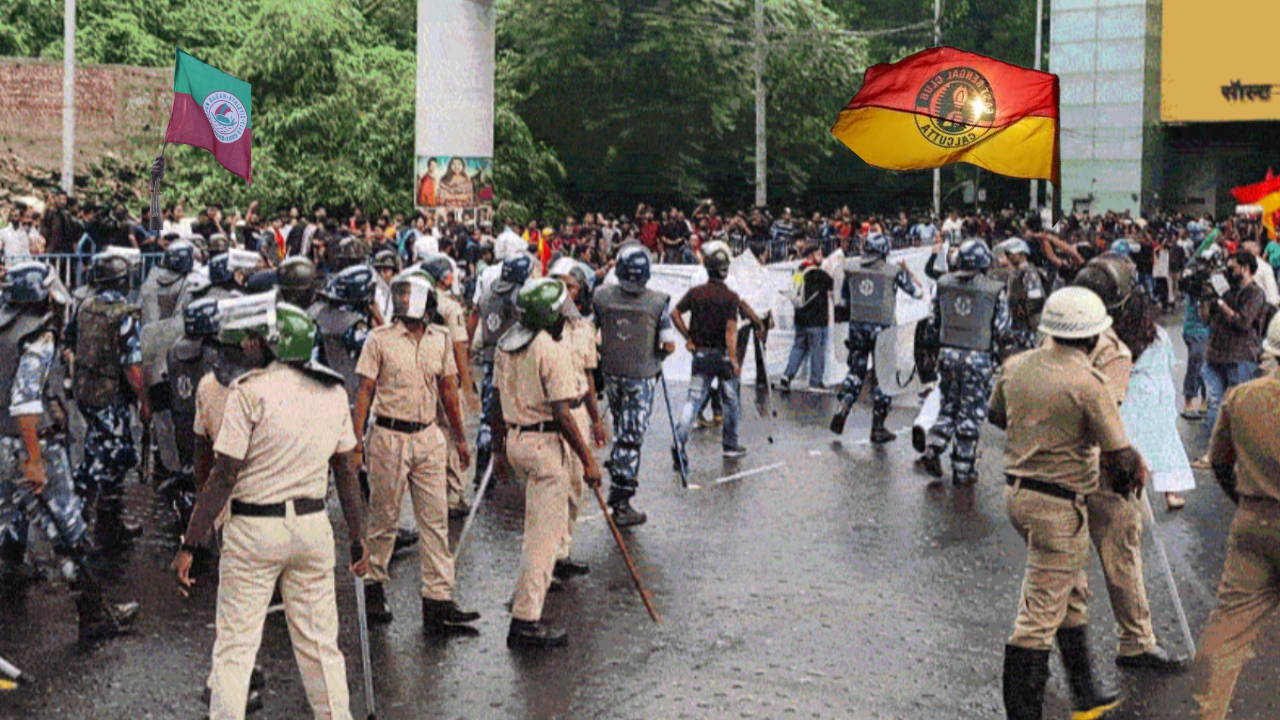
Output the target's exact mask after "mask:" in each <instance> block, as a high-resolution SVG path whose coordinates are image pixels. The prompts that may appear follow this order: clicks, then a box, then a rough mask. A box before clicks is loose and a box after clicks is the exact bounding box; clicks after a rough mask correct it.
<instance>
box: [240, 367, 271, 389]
mask: <svg viewBox="0 0 1280 720" xmlns="http://www.w3.org/2000/svg"><path fill="white" fill-rule="evenodd" d="M267 370H268V368H258V369H256V370H250V371H248V372H246V373H245V374H243V375H241V376H240V377H238V378H236V379H235V380H232V381H231V387H240V386H241V385H243V384H245V383H247V382H249V381H251V380H253V379H254V378H259V377H262V376H264V375H266V374H267Z"/></svg>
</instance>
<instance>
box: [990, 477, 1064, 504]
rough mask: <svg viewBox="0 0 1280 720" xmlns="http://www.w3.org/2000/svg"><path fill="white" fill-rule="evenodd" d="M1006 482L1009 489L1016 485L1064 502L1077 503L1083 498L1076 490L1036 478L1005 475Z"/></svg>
mask: <svg viewBox="0 0 1280 720" xmlns="http://www.w3.org/2000/svg"><path fill="white" fill-rule="evenodd" d="M1004 481H1005V484H1006V485H1008V486H1009V487H1013V486H1014V485H1015V484H1018V485H1019V486H1020V487H1022V488H1024V489H1026V490H1031V491H1033V492H1038V493H1041V494H1043V495H1050V496H1052V497H1056V498H1062V499H1063V500H1071V501H1072V502H1074V501H1076V500H1077V499H1079V498H1080V497H1081V495H1080V493H1078V492H1076V491H1074V490H1068V489H1066V488H1064V487H1062V486H1061V485H1055V484H1053V483H1050V482H1045V481H1043V480H1036V479H1034V478H1024V477H1014V476H1013V475H1005V476H1004Z"/></svg>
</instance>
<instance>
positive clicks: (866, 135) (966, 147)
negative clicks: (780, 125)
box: [831, 47, 1061, 184]
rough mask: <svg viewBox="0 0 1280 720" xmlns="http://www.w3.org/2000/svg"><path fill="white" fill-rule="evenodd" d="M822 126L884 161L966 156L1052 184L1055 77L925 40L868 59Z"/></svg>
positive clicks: (906, 166) (938, 161)
mask: <svg viewBox="0 0 1280 720" xmlns="http://www.w3.org/2000/svg"><path fill="white" fill-rule="evenodd" d="M831 134H833V135H835V136H836V137H837V138H839V139H840V141H841V142H843V143H844V144H845V145H848V146H849V149H850V150H853V151H854V152H855V153H857V154H858V157H861V158H862V159H863V160H865V161H866V162H867V163H868V164H870V165H875V166H876V167H881V168H885V169H888V170H922V169H926V168H935V167H941V166H943V165H950V164H951V163H956V162H967V163H970V164H972V165H977V166H978V167H981V168H986V169H987V170H990V171H991V172H994V173H999V174H1001V175H1008V176H1010V177H1018V178H1027V179H1033V178H1039V179H1044V180H1049V181H1052V182H1053V183H1055V184H1057V183H1058V181H1059V177H1060V172H1061V170H1060V159H1059V147H1058V76H1057V75H1053V74H1051V73H1046V72H1039V71H1037V70H1027V69H1026V68H1022V67H1018V66H1017V65H1010V64H1008V63H1005V62H1001V61H999V60H993V59H992V58H989V57H985V56H983V55H978V54H976V53H970V52H964V51H962V50H956V49H955V48H949V47H939V48H931V49H929V50H925V51H923V52H918V53H916V54H915V55H912V56H910V57H907V58H904V59H903V60H900V61H898V62H896V63H888V64H881V65H875V66H873V67H871V68H869V69H868V70H867V73H866V76H865V78H864V79H863V82H862V89H860V90H858V94H857V95H855V96H854V97H853V100H851V101H849V105H848V107H846V108H845V109H844V110H842V111H840V115H839V117H837V118H836V124H835V126H834V127H832V128H831Z"/></svg>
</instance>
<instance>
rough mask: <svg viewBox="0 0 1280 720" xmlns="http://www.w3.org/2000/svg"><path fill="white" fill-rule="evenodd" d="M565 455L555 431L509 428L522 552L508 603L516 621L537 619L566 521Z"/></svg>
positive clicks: (509, 456) (509, 455)
mask: <svg viewBox="0 0 1280 720" xmlns="http://www.w3.org/2000/svg"><path fill="white" fill-rule="evenodd" d="M571 457H572V452H571V451H570V450H569V445H568V443H566V442H565V441H564V439H563V438H561V437H560V434H559V433H532V432H528V433H527V432H521V431H520V430H515V429H513V430H511V432H510V433H508V435H507V460H508V462H510V463H511V469H512V471H513V472H514V474H515V477H516V480H518V481H520V482H523V483H524V484H525V501H524V551H523V554H522V556H521V558H520V579H519V580H518V581H516V596H515V602H514V603H513V604H512V606H511V615H512V617H514V618H516V619H517V620H535V621H536V620H541V619H542V603H543V601H544V600H546V597H547V588H548V587H550V586H551V572H552V570H554V569H555V564H556V549H557V548H558V547H559V545H560V541H561V540H562V539H563V538H564V534H565V532H566V531H567V527H568V524H569V486H570V475H571V469H570V465H571V460H570V458H571Z"/></svg>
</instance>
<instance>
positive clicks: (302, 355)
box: [172, 303, 367, 720]
mask: <svg viewBox="0 0 1280 720" xmlns="http://www.w3.org/2000/svg"><path fill="white" fill-rule="evenodd" d="M220 336H221V339H222V340H223V342H235V341H237V340H238V341H239V343H240V345H241V347H242V348H243V349H244V351H245V357H246V359H247V360H248V361H249V364H250V365H253V366H256V367H258V368H260V369H258V370H255V371H252V372H249V373H247V374H245V375H244V376H242V377H241V378H239V379H238V380H237V381H236V382H235V385H234V387H233V388H232V391H231V396H230V398H229V399H228V400H227V405H226V410H225V412H224V413H223V416H222V418H221V427H220V429H219V431H218V440H217V442H216V443H215V444H214V446H213V450H214V452H215V457H216V459H215V461H214V467H213V471H212V473H211V475H210V478H209V482H208V485H207V486H206V487H205V488H204V490H203V491H201V493H200V497H199V500H198V501H197V503H196V508H195V511H194V512H193V513H192V516H191V522H190V524H189V525H188V527H187V532H186V533H185V534H184V535H183V538H182V547H181V549H180V550H179V552H178V554H177V556H176V557H175V558H174V561H173V565H172V567H173V569H174V571H175V573H176V575H177V580H178V582H179V584H180V586H181V587H182V588H183V589H184V590H185V589H188V588H190V587H191V584H192V583H191V578H190V570H191V566H192V562H193V559H194V551H195V550H196V549H197V548H198V546H199V544H200V543H202V542H203V541H204V540H205V538H207V537H208V536H209V533H210V531H211V529H212V528H213V525H214V521H215V518H216V517H217V516H218V515H219V514H221V513H222V512H223V509H224V508H225V507H226V506H227V504H228V501H230V518H229V519H228V520H227V523H226V525H225V527H224V528H223V555H222V562H221V563H220V565H219V571H220V575H219V579H218V613H217V637H216V639H215V640H214V646H213V672H212V674H211V676H210V678H209V686H210V689H211V690H212V693H211V703H210V716H211V717H212V718H213V720H228V719H229V718H243V717H244V711H245V705H246V701H247V699H248V695H249V688H250V676H251V674H252V672H253V659H254V658H253V655H254V652H255V651H256V650H257V647H258V639H259V638H260V637H261V635H262V626H263V622H264V621H265V620H266V615H267V606H268V604H269V602H270V598H271V593H272V590H273V588H274V587H275V585H276V581H277V580H279V583H280V588H281V595H282V596H283V599H284V604H285V619H286V620H287V622H288V623H289V634H290V636H291V637H292V638H293V640H294V642H295V643H297V644H298V647H297V648H296V649H297V652H296V653H295V656H296V658H297V661H298V669H299V671H300V672H301V674H302V677H303V679H304V683H303V685H304V688H305V690H306V693H307V700H308V701H309V703H310V705H311V708H312V712H313V713H314V714H315V716H316V717H325V718H335V719H347V720H349V719H350V717H351V710H350V707H349V705H350V700H349V697H348V692H347V679H346V662H345V660H344V659H343V655H342V651H341V649H339V647H338V642H337V638H338V608H337V601H336V599H335V587H334V564H335V563H334V559H335V558H334V538H333V527H332V526H331V525H330V523H329V518H328V516H327V514H326V513H325V495H326V494H327V491H328V487H329V474H330V471H332V472H333V476H334V481H335V485H336V486H337V489H338V498H339V500H340V501H341V503H342V510H343V514H344V516H345V518H346V522H347V530H348V532H349V533H350V539H351V557H352V561H353V562H352V565H351V570H352V572H354V573H356V574H361V575H363V574H364V571H365V565H366V562H367V561H366V559H365V554H364V549H363V546H362V543H361V538H363V536H364V526H363V523H364V519H363V511H364V508H363V503H362V502H361V500H360V488H359V482H358V480H357V479H356V472H355V467H356V460H355V452H354V451H355V449H356V438H355V434H354V432H353V431H352V424H351V412H350V410H349V408H348V405H347V398H346V396H345V394H344V393H343V392H342V390H341V389H340V386H341V378H340V377H338V376H337V375H336V374H335V373H333V372H332V371H331V370H329V369H328V368H325V367H323V366H322V365H319V364H318V363H316V362H314V361H313V360H312V357H313V351H314V349H315V348H314V340H315V325H314V323H313V322H312V321H311V319H310V318H308V317H307V315H306V313H305V312H304V311H303V310H302V309H300V308H297V307H294V306H292V305H288V304H285V303H281V304H279V305H277V306H275V308H274V312H266V313H264V314H263V316H261V317H259V316H250V317H248V318H242V319H238V320H237V322H236V323H234V326H233V323H232V322H230V320H229V319H224V321H223V324H222V327H221V330H220ZM264 409H265V411H264Z"/></svg>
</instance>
